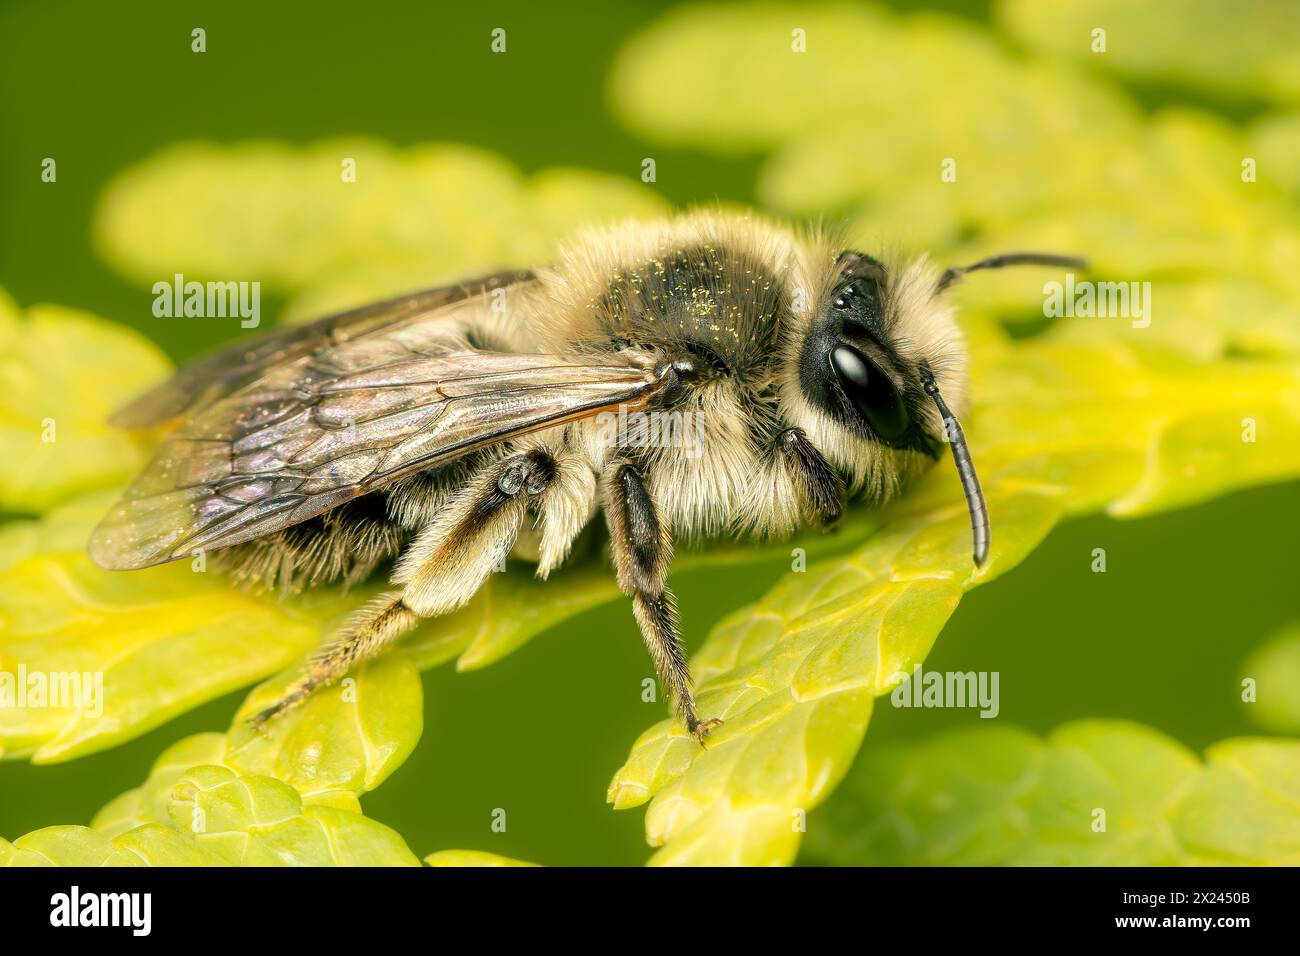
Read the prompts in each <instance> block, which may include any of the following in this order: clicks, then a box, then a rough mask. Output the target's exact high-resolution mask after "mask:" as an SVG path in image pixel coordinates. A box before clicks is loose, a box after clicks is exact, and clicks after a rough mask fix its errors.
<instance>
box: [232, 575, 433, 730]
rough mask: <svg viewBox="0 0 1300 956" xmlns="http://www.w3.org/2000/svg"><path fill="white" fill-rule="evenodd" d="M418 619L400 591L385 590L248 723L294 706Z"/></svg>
mask: <svg viewBox="0 0 1300 956" xmlns="http://www.w3.org/2000/svg"><path fill="white" fill-rule="evenodd" d="M419 621H420V616H419V615H418V614H416V613H415V612H414V611H412V610H411V609H410V608H409V607H407V606H406V604H405V603H403V601H402V594H401V592H400V591H389V592H388V593H386V594H382V595H380V596H379V597H377V598H375V600H373V601H371V602H370V603H369V604H367V605H366V606H365V607H363V608H362V609H361V610H359V611H358V612H357V613H356V614H355V615H353V617H352V619H351V620H350V621H348V623H347V624H346V625H344V628H343V630H342V631H341V632H340V634H339V635H338V637H336V638H335V639H334V640H332V641H331V642H330V643H329V644H326V645H325V646H324V647H322V648H321V649H320V650H319V651H317V652H316V653H315V654H314V655H312V658H311V662H310V663H309V665H308V667H307V672H306V673H305V674H304V675H303V676H302V677H301V678H299V679H298V680H297V681H296V682H295V683H294V684H293V685H292V686H291V687H290V689H289V691H288V693H286V694H285V695H284V696H283V697H281V698H280V699H279V700H277V701H276V702H275V703H274V704H272V705H271V706H270V707H267V708H266V709H265V710H262V711H259V712H258V713H257V714H256V715H254V716H253V717H252V718H251V720H250V723H252V724H253V726H254V727H256V728H257V729H259V730H260V729H262V728H264V727H265V726H266V723H267V721H269V720H270V719H271V718H273V717H275V716H277V715H279V714H282V713H284V712H285V711H287V710H292V709H293V708H294V707H297V706H298V705H299V704H301V703H302V702H303V701H305V700H306V699H307V698H308V697H310V696H311V695H312V692H313V691H315V690H316V689H317V688H320V687H326V686H328V685H330V684H333V683H334V682H335V681H337V680H339V679H340V678H341V677H343V675H345V674H346V673H347V672H348V671H349V670H351V669H352V667H353V666H354V665H355V664H357V663H359V662H360V661H364V660H367V659H368V658H371V657H374V656H375V655H376V654H378V653H379V652H380V651H381V650H383V649H384V648H385V647H387V646H388V645H389V644H391V643H392V642H393V641H395V640H397V638H399V637H401V636H402V635H403V634H405V633H406V632H407V631H409V630H411V629H412V628H413V627H415V625H416V624H418V623H419Z"/></svg>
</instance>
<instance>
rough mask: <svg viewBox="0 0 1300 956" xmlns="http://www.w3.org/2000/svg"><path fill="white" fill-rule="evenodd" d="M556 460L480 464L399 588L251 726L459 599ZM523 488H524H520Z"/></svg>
mask: <svg viewBox="0 0 1300 956" xmlns="http://www.w3.org/2000/svg"><path fill="white" fill-rule="evenodd" d="M554 474H555V461H554V459H553V458H552V457H551V456H550V455H549V454H548V453H546V452H545V451H541V450H532V451H529V452H526V453H523V454H517V455H512V456H510V457H508V458H505V459H503V460H500V461H497V462H495V463H493V464H491V465H487V466H485V467H484V468H483V469H482V470H480V471H479V473H478V474H477V475H475V476H474V477H473V478H471V479H470V480H469V482H467V484H466V487H465V489H464V490H463V491H461V492H460V493H459V494H457V495H456V496H455V497H454V498H453V499H452V501H451V502H450V503H449V504H448V505H447V507H446V508H445V509H443V511H442V512H441V513H439V514H438V515H437V516H436V517H435V518H434V519H433V520H432V521H431V522H430V523H429V524H428V525H427V526H426V527H425V528H424V529H423V530H422V531H420V533H419V534H418V535H416V537H415V540H414V541H412V542H411V545H410V546H409V547H408V548H407V549H406V551H405V552H404V553H403V554H402V557H401V558H400V560H399V561H398V564H397V569H396V570H395V571H394V573H393V583H394V584H396V585H398V586H399V587H400V590H396V591H390V592H388V593H386V594H384V595H382V596H381V597H379V598H377V599H376V600H375V601H373V602H372V603H370V604H369V605H367V606H366V607H365V608H363V609H362V610H361V611H359V612H358V613H357V615H356V616H355V617H353V618H352V620H350V621H349V622H348V624H347V625H346V626H345V627H344V628H343V630H342V631H341V632H340V634H339V635H338V637H336V638H335V639H334V640H332V641H331V642H330V643H329V644H327V645H326V646H325V647H323V648H322V649H321V650H320V651H318V652H317V653H316V654H315V655H314V656H313V657H312V659H311V663H310V665H309V666H308V668H307V671H306V673H305V674H304V675H303V676H302V677H301V678H300V679H299V680H298V681H297V683H295V684H294V685H293V687H292V688H291V689H290V690H289V692H288V693H287V694H285V696H284V697H282V698H281V699H280V700H278V701H276V702H275V703H274V704H272V705H271V706H270V707H268V708H266V709H265V710H263V711H261V712H260V713H259V714H257V715H256V716H255V717H253V718H252V720H251V723H252V724H253V725H254V726H256V727H259V728H260V727H264V726H265V724H266V722H267V721H268V720H270V719H271V718H272V717H275V716H276V715H277V714H281V713H283V712H284V711H286V710H289V709H291V708H293V707H296V706H297V705H299V704H301V703H302V702H303V701H304V700H306V699H307V698H308V697H309V696H310V695H311V694H312V692H313V691H315V690H317V689H319V688H321V687H325V686H328V685H329V684H332V683H334V682H335V681H337V680H338V679H339V678H341V677H343V675H345V674H346V673H347V672H348V671H349V670H351V669H352V668H353V667H355V666H356V665H357V664H359V663H361V662H362V661H364V660H368V659H369V658H371V657H374V656H375V655H376V654H378V653H379V652H380V651H381V650H383V649H384V648H385V647H387V646H388V645H389V644H391V643H393V642H394V641H395V640H397V639H398V638H399V637H401V636H402V635H403V634H405V633H406V632H407V631H409V630H411V629H412V628H414V627H415V625H416V624H418V623H419V622H420V620H421V619H423V618H426V617H435V616H437V615H439V614H445V613H447V612H448V611H453V610H455V609H456V608H458V607H460V606H461V605H462V604H464V603H465V602H466V601H468V600H469V599H470V598H471V597H473V596H474V592H475V591H477V590H478V589H479V587H480V586H481V585H482V584H483V582H484V581H485V580H486V579H487V576H488V575H489V574H491V573H492V571H493V570H494V569H495V568H496V567H498V565H500V563H501V562H503V561H504V560H505V556H506V555H507V554H508V553H509V552H510V549H511V548H512V547H513V546H514V542H515V536H516V535H517V534H518V532H519V526H520V524H521V523H522V521H523V517H524V513H525V511H526V509H527V498H528V496H529V495H538V494H541V493H542V492H543V491H545V490H546V488H547V486H548V485H549V484H550V481H551V479H552V477H554ZM520 492H526V493H527V494H520Z"/></svg>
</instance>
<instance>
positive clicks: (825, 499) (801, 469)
mask: <svg viewBox="0 0 1300 956" xmlns="http://www.w3.org/2000/svg"><path fill="white" fill-rule="evenodd" d="M774 451H775V453H776V454H778V455H780V457H781V459H782V462H783V463H784V464H785V466H786V467H788V468H789V469H791V471H792V472H793V473H794V478H795V482H796V483H797V485H798V487H799V490H800V492H801V493H802V495H803V499H804V502H805V503H806V506H807V509H808V511H810V512H811V515H812V518H813V519H814V520H815V521H816V522H817V523H818V524H820V525H821V526H822V527H824V528H825V527H830V526H831V525H832V524H834V523H835V522H836V521H838V520H839V517H840V513H841V512H842V511H843V510H844V482H843V481H842V480H841V479H840V476H839V474H838V473H836V471H835V469H834V468H832V467H831V465H830V462H828V461H827V460H826V459H825V457H824V456H823V455H822V453H821V452H819V451H818V450H817V446H815V445H814V444H813V443H812V442H811V441H809V440H808V436H807V435H805V434H804V431H803V429H802V428H787V429H786V430H785V431H783V432H781V433H780V434H779V435H777V436H776V442H775V445H774Z"/></svg>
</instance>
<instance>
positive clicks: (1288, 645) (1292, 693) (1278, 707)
mask: <svg viewBox="0 0 1300 956" xmlns="http://www.w3.org/2000/svg"><path fill="white" fill-rule="evenodd" d="M1241 679H1242V682H1243V686H1242V691H1241V693H1242V700H1243V704H1242V706H1243V707H1244V708H1245V709H1246V715H1247V716H1248V717H1249V718H1250V719H1251V720H1252V721H1253V722H1254V723H1255V724H1256V726H1258V727H1261V728H1263V729H1264V730H1266V731H1268V732H1269V733H1274V734H1293V735H1295V734H1300V625H1292V626H1290V627H1288V628H1286V629H1284V630H1283V631H1282V632H1281V633H1279V634H1275V635H1274V636H1273V637H1272V638H1270V639H1269V640H1268V641H1267V642H1266V643H1265V644H1264V645H1263V646H1262V647H1260V648H1258V649H1257V650H1256V651H1255V652H1254V653H1252V654H1251V655H1250V657H1249V658H1248V659H1247V660H1246V662H1245V664H1244V665H1243V666H1242V669H1241ZM1247 680H1249V681H1250V682H1251V683H1250V686H1249V694H1248V693H1247V687H1246V686H1245V681H1247Z"/></svg>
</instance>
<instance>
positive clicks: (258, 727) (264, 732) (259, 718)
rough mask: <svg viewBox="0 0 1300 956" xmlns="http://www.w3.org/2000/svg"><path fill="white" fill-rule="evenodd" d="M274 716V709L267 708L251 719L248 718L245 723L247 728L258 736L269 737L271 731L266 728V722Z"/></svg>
mask: <svg viewBox="0 0 1300 956" xmlns="http://www.w3.org/2000/svg"><path fill="white" fill-rule="evenodd" d="M274 715H275V711H274V708H267V709H266V710H263V711H261V712H260V713H256V714H254V715H253V716H252V717H249V718H248V720H247V721H246V723H247V724H248V726H249V727H251V728H253V730H255V731H257V733H258V734H260V735H261V736H263V737H269V736H271V731H270V730H269V729H268V728H267V726H266V722H267V721H268V720H269V719H271V717H273V716H274Z"/></svg>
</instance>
